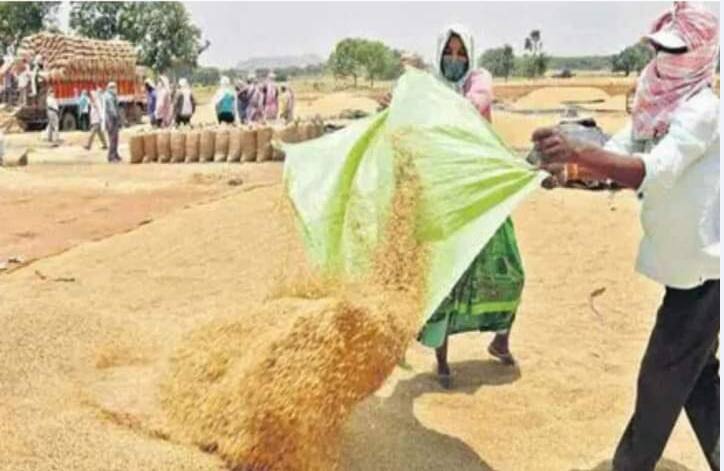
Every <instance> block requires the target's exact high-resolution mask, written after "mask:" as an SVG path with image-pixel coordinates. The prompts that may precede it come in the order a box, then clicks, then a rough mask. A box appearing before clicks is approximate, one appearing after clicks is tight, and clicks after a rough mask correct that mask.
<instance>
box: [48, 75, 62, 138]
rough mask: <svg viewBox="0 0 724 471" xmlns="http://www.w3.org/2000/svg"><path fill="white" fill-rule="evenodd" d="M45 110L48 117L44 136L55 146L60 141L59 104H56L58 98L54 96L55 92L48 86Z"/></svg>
mask: <svg viewBox="0 0 724 471" xmlns="http://www.w3.org/2000/svg"><path fill="white" fill-rule="evenodd" d="M45 110H46V113H47V117H48V126H47V128H46V132H47V135H46V137H47V139H48V142H50V143H51V145H53V146H54V147H55V146H57V145H58V143H59V141H60V105H58V100H57V99H56V98H55V92H54V91H53V88H52V87H51V88H48V93H47V95H46V97H45Z"/></svg>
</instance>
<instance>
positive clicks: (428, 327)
mask: <svg viewBox="0 0 724 471" xmlns="http://www.w3.org/2000/svg"><path fill="white" fill-rule="evenodd" d="M524 279H525V275H524V273H523V263H522V261H521V259H520V253H519V251H518V244H517V242H516V240H515V230H514V229H513V222H512V221H511V220H510V218H508V219H506V221H505V222H504V223H503V225H502V226H500V228H499V229H498V231H497V232H496V233H495V235H494V236H493V238H492V239H490V241H489V242H488V243H487V244H486V245H485V247H483V250H481V251H480V253H479V254H478V255H477V256H476V257H475V259H474V260H473V262H472V263H471V264H470V267H469V268H468V269H467V270H466V271H465V273H464V274H463V275H462V276H461V277H460V279H459V280H458V282H457V283H456V284H455V286H454V287H453V289H452V291H451V292H450V294H448V296H447V297H446V298H445V299H444V300H443V302H442V303H441V304H440V306H439V307H438V308H437V310H436V311H435V312H434V313H433V315H432V316H430V319H429V320H428V321H427V323H426V324H425V326H424V327H423V328H422V331H421V332H420V334H419V337H418V340H419V341H420V342H421V343H422V344H424V345H426V346H428V347H432V348H438V347H440V346H442V345H443V343H444V342H445V338H446V337H447V336H448V335H453V334H457V333H461V332H472V331H480V332H491V331H501V330H507V329H509V328H510V327H511V325H512V324H513V321H514V320H515V313H516V311H517V309H518V304H520V296H521V293H522V291H523V283H524Z"/></svg>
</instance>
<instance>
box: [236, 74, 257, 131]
mask: <svg viewBox="0 0 724 471" xmlns="http://www.w3.org/2000/svg"><path fill="white" fill-rule="evenodd" d="M253 85H254V82H253V75H252V74H249V75H248V76H247V78H246V82H244V81H243V80H239V81H238V82H237V85H236V107H237V112H236V114H237V115H238V116H239V122H240V123H241V124H245V123H246V122H247V121H248V120H247V114H246V113H247V109H248V108H249V102H250V98H251V93H252V89H253Z"/></svg>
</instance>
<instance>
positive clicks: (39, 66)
mask: <svg viewBox="0 0 724 471" xmlns="http://www.w3.org/2000/svg"><path fill="white" fill-rule="evenodd" d="M42 70H43V56H41V55H40V54H38V55H36V56H35V59H34V60H33V67H32V70H31V71H30V94H29V96H31V97H36V96H37V95H38V82H39V77H40V72H41V71H42Z"/></svg>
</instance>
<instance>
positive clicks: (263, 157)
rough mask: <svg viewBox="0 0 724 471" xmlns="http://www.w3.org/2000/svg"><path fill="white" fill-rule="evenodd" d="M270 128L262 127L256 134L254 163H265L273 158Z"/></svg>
mask: <svg viewBox="0 0 724 471" xmlns="http://www.w3.org/2000/svg"><path fill="white" fill-rule="evenodd" d="M272 133H273V131H272V128H271V127H270V126H262V127H260V128H259V129H258V130H257V132H256V161H257V162H267V161H269V160H271V159H272V157H274V150H273V149H272V145H271V139H272Z"/></svg>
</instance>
